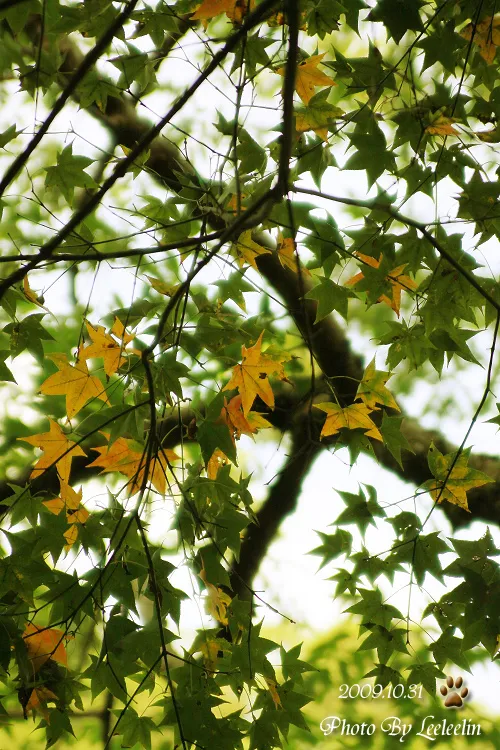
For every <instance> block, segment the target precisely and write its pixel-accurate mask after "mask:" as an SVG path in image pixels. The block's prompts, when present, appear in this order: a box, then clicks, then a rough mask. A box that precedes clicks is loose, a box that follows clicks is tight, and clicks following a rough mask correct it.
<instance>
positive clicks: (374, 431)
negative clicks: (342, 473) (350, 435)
mask: <svg viewBox="0 0 500 750" xmlns="http://www.w3.org/2000/svg"><path fill="white" fill-rule="evenodd" d="M314 406H315V408H316V409H321V411H324V412H325V413H326V415H327V417H326V420H325V424H324V425H323V429H322V430H321V435H320V437H327V436H328V435H335V434H336V433H337V432H338V431H339V430H341V429H342V428H343V427H345V428H347V429H348V430H356V429H362V430H364V431H365V434H366V435H367V436H368V437H371V438H375V440H380V442H383V438H382V435H381V434H380V432H379V430H378V427H377V425H376V424H375V422H374V421H373V420H372V419H371V417H370V411H371V409H369V407H368V406H367V405H366V404H351V405H350V406H346V407H345V408H342V407H341V406H339V405H338V404H332V403H324V404H314Z"/></svg>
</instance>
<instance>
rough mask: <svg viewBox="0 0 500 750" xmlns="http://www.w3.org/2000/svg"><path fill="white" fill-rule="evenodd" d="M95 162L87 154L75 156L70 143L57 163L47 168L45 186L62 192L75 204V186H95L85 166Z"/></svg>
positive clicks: (59, 156) (70, 202)
mask: <svg viewBox="0 0 500 750" xmlns="http://www.w3.org/2000/svg"><path fill="white" fill-rule="evenodd" d="M90 164H93V159H89V158H88V157H87V156H74V155H73V144H72V143H70V144H68V145H67V146H66V148H65V149H64V150H63V151H61V153H59V154H58V155H57V165H56V166H55V167H47V168H46V170H45V171H46V172H47V174H46V176H45V187H47V188H50V189H52V190H54V191H56V192H60V193H62V195H63V196H64V197H65V198H66V200H67V202H68V204H69V205H70V206H72V205H73V197H74V194H75V188H77V187H82V188H94V187H96V183H95V181H94V178H93V177H91V176H90V175H89V174H87V172H85V171H84V170H85V168H86V167H88V166H89V165H90Z"/></svg>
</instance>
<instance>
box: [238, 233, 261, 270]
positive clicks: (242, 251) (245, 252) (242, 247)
mask: <svg viewBox="0 0 500 750" xmlns="http://www.w3.org/2000/svg"><path fill="white" fill-rule="evenodd" d="M231 252H232V253H233V254H234V255H235V257H236V260H237V261H238V265H239V266H240V268H241V267H242V266H244V265H245V263H249V264H250V265H251V266H252V268H255V270H256V271H258V270H259V269H258V268H257V263H256V262H255V258H257V257H258V256H259V255H265V254H266V253H270V252H271V251H270V250H269V249H268V248H267V247H262V245H259V244H258V243H257V242H255V240H253V239H252V230H251V229H247V230H246V232H242V234H240V236H239V237H238V239H237V240H236V242H233V244H232V245H231Z"/></svg>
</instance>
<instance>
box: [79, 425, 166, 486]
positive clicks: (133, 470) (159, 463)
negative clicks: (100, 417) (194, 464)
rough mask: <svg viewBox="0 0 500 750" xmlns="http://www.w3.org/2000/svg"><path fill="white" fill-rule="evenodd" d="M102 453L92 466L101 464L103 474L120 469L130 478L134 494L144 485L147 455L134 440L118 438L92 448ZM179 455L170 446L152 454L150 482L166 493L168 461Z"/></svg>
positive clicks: (119, 470)
mask: <svg viewBox="0 0 500 750" xmlns="http://www.w3.org/2000/svg"><path fill="white" fill-rule="evenodd" d="M92 450H94V451H97V453H99V454H100V456H99V458H96V459H95V461H93V462H92V463H91V464H89V467H90V466H101V467H102V468H103V470H102V472H101V474H105V473H106V472H109V471H118V472H120V473H121V474H124V475H125V476H126V477H128V478H129V479H130V483H129V492H130V494H131V495H134V494H135V493H136V492H139V490H140V489H141V487H142V483H143V480H144V473H145V471H146V455H145V452H144V451H143V450H137V448H136V444H135V443H134V441H132V440H127V439H125V438H118V440H115V441H114V442H113V443H112V444H111V445H105V446H101V447H98V448H92ZM178 458H179V456H177V454H175V453H174V451H172V450H170V449H169V448H166V449H162V450H161V451H158V453H157V454H156V455H154V456H152V458H151V461H150V465H149V475H148V482H151V484H152V485H153V487H154V488H155V489H156V490H157V491H158V492H159V493H160V494H161V495H164V494H165V492H166V490H167V480H166V476H167V471H168V463H170V462H171V461H175V460H176V459H178Z"/></svg>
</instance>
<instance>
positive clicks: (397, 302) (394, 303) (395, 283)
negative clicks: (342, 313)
mask: <svg viewBox="0 0 500 750" xmlns="http://www.w3.org/2000/svg"><path fill="white" fill-rule="evenodd" d="M356 257H357V258H359V259H360V260H361V261H363V263H366V264H367V265H368V266H371V267H372V268H378V267H379V266H380V263H381V261H382V255H380V257H379V259H378V260H377V259H376V258H373V257H372V256H371V255H364V254H363V253H356ZM406 265H407V264H406V263H403V264H402V265H401V266H396V268H393V269H392V271H389V273H388V274H387V276H386V279H387V281H389V282H390V283H391V287H392V294H391V297H388V296H387V295H386V294H382V295H381V296H380V297H379V298H378V300H377V302H384V304H386V305H389V307H390V308H391V309H392V310H394V312H395V313H396V315H397V316H398V318H399V314H400V310H401V292H402V291H403V289H406V290H409V289H411V290H413V291H414V290H415V289H417V286H418V284H416V283H415V282H414V281H413V279H410V277H409V276H406V275H405V274H403V271H404V269H405V268H406ZM364 277H365V276H364V273H363V272H362V271H360V272H359V273H357V274H356V275H355V276H353V277H352V278H351V279H349V281H347V282H346V286H354V285H355V284H357V283H358V281H361V279H364Z"/></svg>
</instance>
